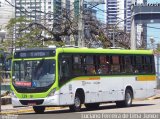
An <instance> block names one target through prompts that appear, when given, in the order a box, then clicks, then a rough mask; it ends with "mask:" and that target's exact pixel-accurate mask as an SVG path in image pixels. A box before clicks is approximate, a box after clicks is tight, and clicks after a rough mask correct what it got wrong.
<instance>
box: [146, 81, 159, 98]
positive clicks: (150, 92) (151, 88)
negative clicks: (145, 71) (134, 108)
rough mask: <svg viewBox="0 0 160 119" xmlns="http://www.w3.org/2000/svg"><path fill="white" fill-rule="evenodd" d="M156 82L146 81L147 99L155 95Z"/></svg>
mask: <svg viewBox="0 0 160 119" xmlns="http://www.w3.org/2000/svg"><path fill="white" fill-rule="evenodd" d="M156 88H157V81H156V80H155V81H147V97H151V96H154V95H155V94H156Z"/></svg>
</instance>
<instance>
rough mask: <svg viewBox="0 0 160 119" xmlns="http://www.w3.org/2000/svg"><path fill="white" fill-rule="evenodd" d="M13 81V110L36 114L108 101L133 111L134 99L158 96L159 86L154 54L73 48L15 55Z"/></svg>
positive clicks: (76, 108)
mask: <svg viewBox="0 0 160 119" xmlns="http://www.w3.org/2000/svg"><path fill="white" fill-rule="evenodd" d="M11 80H12V81H11V90H12V104H13V106H14V107H18V106H33V109H34V111H35V113H43V112H44V111H45V108H46V107H50V106H69V108H70V110H71V111H80V110H81V106H82V104H84V105H85V107H86V108H87V109H96V108H98V107H99V105H100V104H101V103H105V102H115V103H116V106H117V107H130V106H132V100H133V99H145V98H147V97H150V96H153V95H155V90H156V85H157V84H156V74H155V62H154V55H153V52H152V50H125V49H100V48H97V49H96V48H74V47H62V48H34V49H23V50H18V51H15V53H14V54H13V59H12V73H11Z"/></svg>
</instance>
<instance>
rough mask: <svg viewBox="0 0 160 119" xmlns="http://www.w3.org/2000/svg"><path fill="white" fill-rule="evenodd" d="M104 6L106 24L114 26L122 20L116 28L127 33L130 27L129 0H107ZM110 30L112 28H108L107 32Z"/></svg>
mask: <svg viewBox="0 0 160 119" xmlns="http://www.w3.org/2000/svg"><path fill="white" fill-rule="evenodd" d="M106 8H107V9H106V22H107V25H109V26H112V27H114V26H115V25H116V24H117V23H118V22H120V21H122V22H120V23H119V24H118V25H117V26H118V28H119V29H120V30H124V32H126V33H129V32H130V29H131V18H130V17H131V0H107V1H106ZM112 29H113V28H112ZM112 32H113V30H109V34H110V33H112Z"/></svg>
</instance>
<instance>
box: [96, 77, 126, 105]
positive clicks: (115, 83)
mask: <svg viewBox="0 0 160 119" xmlns="http://www.w3.org/2000/svg"><path fill="white" fill-rule="evenodd" d="M99 88H100V90H102V101H103V102H106V101H116V100H123V97H124V94H123V78H122V77H102V78H101V84H100V87H99Z"/></svg>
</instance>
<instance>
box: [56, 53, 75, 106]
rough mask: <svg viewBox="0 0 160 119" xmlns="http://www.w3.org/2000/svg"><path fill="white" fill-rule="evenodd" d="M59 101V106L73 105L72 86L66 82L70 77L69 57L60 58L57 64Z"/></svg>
mask: <svg viewBox="0 0 160 119" xmlns="http://www.w3.org/2000/svg"><path fill="white" fill-rule="evenodd" d="M59 63H60V64H59V86H60V90H59V101H60V105H67V104H72V103H73V94H72V88H71V87H72V86H71V84H69V82H68V80H69V79H70V78H71V77H70V75H71V74H70V65H71V62H70V56H68V55H66V56H63V57H61V59H60V62H59Z"/></svg>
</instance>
